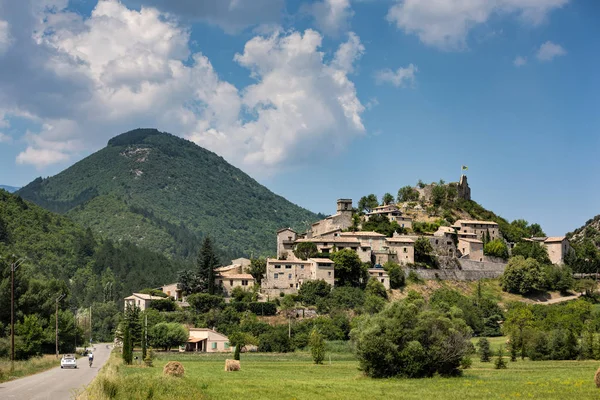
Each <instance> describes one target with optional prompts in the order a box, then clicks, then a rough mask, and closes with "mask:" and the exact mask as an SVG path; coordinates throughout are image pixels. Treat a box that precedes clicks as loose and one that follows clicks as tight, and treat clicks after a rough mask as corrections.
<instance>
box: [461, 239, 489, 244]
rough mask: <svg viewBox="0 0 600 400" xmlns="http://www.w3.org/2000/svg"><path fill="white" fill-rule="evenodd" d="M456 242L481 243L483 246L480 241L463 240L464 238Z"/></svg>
mask: <svg viewBox="0 0 600 400" xmlns="http://www.w3.org/2000/svg"><path fill="white" fill-rule="evenodd" d="M458 240H459V241H461V242H468V243H481V244H483V242H482V241H481V240H478V239H464V238H460V239H458Z"/></svg>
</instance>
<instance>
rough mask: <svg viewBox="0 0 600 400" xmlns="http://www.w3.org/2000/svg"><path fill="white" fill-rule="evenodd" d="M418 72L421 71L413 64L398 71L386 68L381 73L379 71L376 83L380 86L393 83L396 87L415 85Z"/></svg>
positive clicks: (376, 75)
mask: <svg viewBox="0 0 600 400" xmlns="http://www.w3.org/2000/svg"><path fill="white" fill-rule="evenodd" d="M418 71H419V69H418V68H417V67H416V66H415V65H413V64H409V65H408V67H406V68H398V69H397V70H396V71H392V70H391V69H389V68H386V69H383V70H381V71H377V73H376V74H375V82H377V84H379V85H381V84H384V83H391V84H392V85H394V86H395V87H405V86H407V85H414V83H415V79H416V78H415V73H416V72H418Z"/></svg>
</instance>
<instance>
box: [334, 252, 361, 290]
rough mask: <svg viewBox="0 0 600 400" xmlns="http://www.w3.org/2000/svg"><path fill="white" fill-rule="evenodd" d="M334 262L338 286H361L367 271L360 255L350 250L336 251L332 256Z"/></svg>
mask: <svg viewBox="0 0 600 400" xmlns="http://www.w3.org/2000/svg"><path fill="white" fill-rule="evenodd" d="M330 258H331V260H332V261H333V262H334V270H335V281H336V286H346V285H348V286H360V285H361V279H362V278H363V277H364V270H366V268H365V266H364V265H363V263H362V262H361V261H360V258H359V257H358V254H356V252H355V251H352V250H350V249H343V250H340V251H336V252H335V253H333V254H332V255H331V257H330Z"/></svg>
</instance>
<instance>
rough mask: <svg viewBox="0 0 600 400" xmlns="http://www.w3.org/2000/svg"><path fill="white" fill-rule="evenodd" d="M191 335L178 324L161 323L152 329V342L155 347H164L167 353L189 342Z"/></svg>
mask: <svg viewBox="0 0 600 400" xmlns="http://www.w3.org/2000/svg"><path fill="white" fill-rule="evenodd" d="M188 338H189V333H188V331H187V329H185V327H184V326H183V325H181V324H178V323H176V322H161V323H160V324H156V325H154V326H153V327H152V329H150V342H151V343H152V346H153V347H162V348H164V349H165V350H166V351H169V350H171V348H172V347H176V346H180V345H182V344H184V343H186V342H187V340H188Z"/></svg>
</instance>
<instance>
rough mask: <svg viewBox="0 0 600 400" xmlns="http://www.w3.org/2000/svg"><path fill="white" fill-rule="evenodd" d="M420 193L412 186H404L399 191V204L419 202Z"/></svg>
mask: <svg viewBox="0 0 600 400" xmlns="http://www.w3.org/2000/svg"><path fill="white" fill-rule="evenodd" d="M417 200H419V192H418V191H417V190H416V189H414V188H413V187H411V186H403V187H401V188H400V189H399V190H398V202H399V203H400V202H405V201H417Z"/></svg>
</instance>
